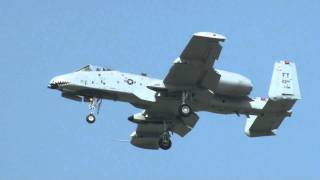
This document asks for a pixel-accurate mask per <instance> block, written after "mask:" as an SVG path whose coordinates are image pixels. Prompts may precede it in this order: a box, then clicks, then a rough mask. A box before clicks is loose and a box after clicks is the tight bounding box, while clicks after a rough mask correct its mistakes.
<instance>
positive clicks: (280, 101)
mask: <svg viewBox="0 0 320 180" xmlns="http://www.w3.org/2000/svg"><path fill="white" fill-rule="evenodd" d="M298 99H301V95H300V88H299V82H298V77H297V72H296V66H295V64H294V63H292V62H289V61H280V62H276V63H275V65H274V69H273V74H272V79H271V83H270V89H269V99H268V101H267V103H265V105H264V106H263V108H262V110H261V113H259V115H250V116H249V118H248V119H247V122H246V126H245V133H246V134H247V135H248V136H250V137H258V136H271V135H276V130H277V129H278V128H279V126H280V125H281V123H282V121H283V120H284V118H286V117H287V116H291V114H292V111H291V109H292V107H293V105H294V104H295V102H296V101H297V100H298Z"/></svg>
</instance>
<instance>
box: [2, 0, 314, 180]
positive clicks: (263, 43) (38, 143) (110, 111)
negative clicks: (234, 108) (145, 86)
mask: <svg viewBox="0 0 320 180" xmlns="http://www.w3.org/2000/svg"><path fill="white" fill-rule="evenodd" d="M319 18H320V3H319V1H316V0H314V1H312V0H311V1H292V0H283V1H279V0H269V1H253V0H247V1H243V0H236V1H223V0H208V1H178V0H177V1H106V0H100V1H99V0H91V1H81V0H80V1H79V0H77V1H76V0H70V1H65V0H55V1H48V0H28V1H22V0H21V1H17V0H10V1H5V0H1V1H0V63H1V72H0V82H1V85H0V99H1V103H0V105H1V106H0V107H1V109H0V114H1V118H0V180H22V179H23V180H42V179H46V180H55V179H61V180H64V179H68V180H69V179H79V180H82V179H95V180H101V179H124V180H126V179H146V180H147V179H166V178H170V179H173V178H174V179H214V178H217V179H257V178H258V177H260V178H262V179H320V171H319V170H320V168H319V167H320V154H319V153H320V142H319V135H320V133H319V129H320V119H319V114H318V112H319V111H320V109H319V108H320V103H319V100H320V99H319V93H318V91H319V88H320V86H319V80H320V73H319V69H320V63H319V57H320V55H319V52H320V46H319V32H320V24H319ZM199 31H212V32H217V33H221V34H223V35H225V36H226V37H227V38H228V39H227V41H226V42H225V43H223V47H224V48H223V51H222V53H221V56H220V59H219V61H218V62H217V63H216V64H215V66H216V67H218V68H221V69H226V70H230V71H234V72H238V73H240V74H243V75H245V76H247V77H248V78H250V79H251V80H252V82H253V83H254V90H253V92H252V95H253V96H266V95H267V93H268V88H269V82H270V79H271V73H272V68H273V63H274V62H275V61H279V60H284V59H289V60H292V61H295V62H296V65H297V68H298V75H299V80H300V86H301V93H302V97H303V99H302V100H301V101H299V102H298V103H297V104H296V106H295V107H294V114H293V117H291V118H288V119H286V120H285V121H284V122H283V124H282V126H281V127H280V129H279V133H278V135H277V136H274V137H265V138H248V137H247V136H245V135H244V130H243V129H244V124H245V119H246V118H245V117H240V118H239V117H237V116H236V115H228V116H224V115H218V114H211V113H200V118H201V119H200V121H199V122H198V124H197V126H196V128H195V129H194V130H193V131H192V132H191V133H189V134H188V135H187V136H186V137H185V138H180V137H178V136H176V135H175V136H174V137H173V142H174V144H173V147H172V149H170V150H169V151H162V150H160V151H152V150H143V149H138V148H136V147H134V146H131V145H130V144H129V143H126V142H118V141H116V140H117V139H129V135H130V134H131V132H133V131H134V130H135V127H136V126H135V124H132V123H131V122H129V121H128V120H127V118H128V116H130V115H132V114H134V113H136V112H140V110H139V109H136V108H134V107H132V106H131V105H129V104H126V103H120V102H116V103H115V102H111V101H104V102H103V105H102V111H101V112H100V115H99V116H98V119H97V122H96V123H95V124H93V125H89V124H87V123H86V121H85V116H86V115H87V114H88V109H87V104H85V103H79V102H74V101H69V100H67V99H64V98H61V97H60V93H59V92H58V91H53V90H49V89H47V84H48V82H49V80H50V79H51V78H52V77H53V76H55V75H59V74H63V73H67V72H70V71H73V70H76V69H79V68H81V67H82V66H84V65H86V64H95V65H102V66H106V67H110V68H112V69H116V70H120V71H124V72H131V73H141V72H145V73H147V74H148V75H149V76H152V77H156V78H163V77H164V76H165V75H166V73H167V72H168V69H169V68H170V66H171V65H172V61H173V60H174V59H175V58H176V57H177V56H178V55H179V54H180V52H181V51H182V49H183V48H184V47H185V45H186V43H187V42H188V41H189V39H190V38H191V35H192V34H193V33H195V32H199Z"/></svg>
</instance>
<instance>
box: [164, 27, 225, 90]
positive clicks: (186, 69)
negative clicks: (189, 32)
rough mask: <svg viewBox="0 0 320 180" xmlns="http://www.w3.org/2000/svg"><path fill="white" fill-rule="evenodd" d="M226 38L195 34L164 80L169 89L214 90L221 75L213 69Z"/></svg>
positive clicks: (208, 34) (204, 33)
mask: <svg viewBox="0 0 320 180" xmlns="http://www.w3.org/2000/svg"><path fill="white" fill-rule="evenodd" d="M225 39H226V38H225V37H224V36H222V35H219V34H216V33H210V32H199V33H195V34H194V35H193V37H192V38H191V40H190V41H189V43H188V45H187V46H186V47H185V49H184V50H183V52H182V53H181V55H180V57H179V58H177V59H176V60H175V61H174V65H173V66H172V67H171V69H170V71H169V73H168V75H167V76H166V78H165V79H164V84H165V85H166V86H167V87H174V88H183V89H186V88H193V87H195V86H196V87H197V86H200V87H206V88H208V89H211V90H214V89H215V87H216V85H217V83H218V81H219V79H220V75H219V74H218V73H217V72H216V71H214V69H213V68H212V66H213V64H214V62H215V61H216V60H217V59H218V58H219V55H220V52H221V49H222V46H221V45H220V43H219V42H221V41H222V42H223V41H224V40H225Z"/></svg>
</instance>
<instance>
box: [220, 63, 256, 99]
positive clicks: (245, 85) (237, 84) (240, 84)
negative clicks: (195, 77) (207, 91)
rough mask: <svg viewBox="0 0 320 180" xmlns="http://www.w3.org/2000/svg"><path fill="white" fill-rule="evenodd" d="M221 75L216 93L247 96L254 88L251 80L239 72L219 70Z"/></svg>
mask: <svg viewBox="0 0 320 180" xmlns="http://www.w3.org/2000/svg"><path fill="white" fill-rule="evenodd" d="M216 71H217V72H218V73H219V74H220V75H221V77H220V80H219V83H218V85H217V87H216V89H215V91H214V92H215V93H217V94H221V95H226V96H247V95H249V94H250V92H251V90H252V86H253V85H252V83H251V81H250V80H249V79H248V78H246V77H244V76H242V75H240V74H237V73H233V72H228V71H223V70H218V69H216Z"/></svg>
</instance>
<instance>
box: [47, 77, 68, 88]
mask: <svg viewBox="0 0 320 180" xmlns="http://www.w3.org/2000/svg"><path fill="white" fill-rule="evenodd" d="M68 84H70V81H68V80H67V78H66V76H65V75H62V76H56V77H54V78H53V79H51V81H50V83H49V84H48V88H50V89H58V88H61V87H64V86H66V85H68Z"/></svg>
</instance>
